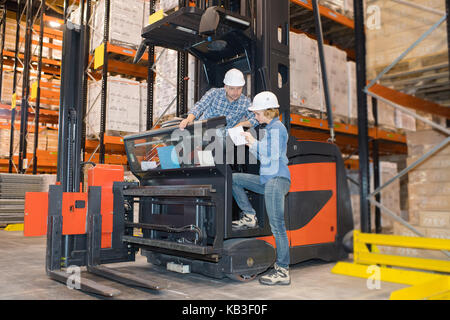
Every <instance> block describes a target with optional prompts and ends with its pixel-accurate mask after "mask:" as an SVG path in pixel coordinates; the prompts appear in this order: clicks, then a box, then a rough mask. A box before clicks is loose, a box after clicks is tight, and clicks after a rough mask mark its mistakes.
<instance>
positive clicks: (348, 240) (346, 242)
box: [342, 230, 353, 253]
mask: <svg viewBox="0 0 450 320" xmlns="http://www.w3.org/2000/svg"><path fill="white" fill-rule="evenodd" d="M342 246H343V247H344V250H345V252H347V253H353V230H351V231H349V232H347V233H346V234H345V236H344V238H343V239H342Z"/></svg>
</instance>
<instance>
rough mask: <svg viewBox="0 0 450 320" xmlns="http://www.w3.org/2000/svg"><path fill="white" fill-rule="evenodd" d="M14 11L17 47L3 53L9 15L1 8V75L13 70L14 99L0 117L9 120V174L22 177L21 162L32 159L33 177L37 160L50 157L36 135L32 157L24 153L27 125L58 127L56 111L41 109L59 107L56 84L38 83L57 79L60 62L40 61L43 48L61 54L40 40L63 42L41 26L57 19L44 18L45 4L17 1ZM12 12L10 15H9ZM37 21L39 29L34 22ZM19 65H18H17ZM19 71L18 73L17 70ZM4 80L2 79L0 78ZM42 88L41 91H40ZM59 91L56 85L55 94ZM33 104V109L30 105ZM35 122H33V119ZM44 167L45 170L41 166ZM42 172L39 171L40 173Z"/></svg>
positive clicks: (58, 33)
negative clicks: (19, 90) (32, 80)
mask: <svg viewBox="0 0 450 320" xmlns="http://www.w3.org/2000/svg"><path fill="white" fill-rule="evenodd" d="M14 9H15V11H16V37H15V39H16V45H15V51H14V52H11V51H8V50H4V42H5V28H6V21H7V19H6V17H7V12H8V7H7V6H6V5H5V7H4V8H3V17H4V18H3V19H2V27H1V30H2V45H1V49H2V50H1V61H0V63H1V72H2V73H3V70H5V68H4V66H11V65H12V66H13V72H14V76H13V96H12V97H11V105H4V104H1V105H0V110H1V111H0V113H1V117H2V118H4V119H8V120H9V119H10V122H11V126H10V157H9V159H8V169H7V171H8V172H12V171H13V168H15V169H16V171H17V172H20V173H25V172H26V171H27V169H26V168H24V160H25V159H32V164H33V167H32V168H33V173H34V174H36V173H37V171H38V164H37V162H38V159H39V160H40V159H43V161H44V162H45V159H46V158H47V157H48V156H49V153H48V152H46V151H43V150H37V145H38V138H39V137H38V135H35V140H34V147H33V153H32V154H31V156H30V154H28V153H26V145H27V141H26V136H27V132H28V121H31V120H34V122H35V127H36V128H37V127H38V126H39V124H40V123H50V124H57V123H58V122H57V111H54V110H46V109H41V108H40V104H41V103H45V104H49V105H58V100H59V93H58V91H52V90H50V89H55V84H49V83H44V82H41V81H40V80H41V75H42V73H44V76H46V77H51V76H54V77H59V69H60V61H58V60H55V59H48V58H43V57H42V48H43V47H44V46H45V47H49V48H52V49H53V50H61V46H58V45H56V44H53V43H45V44H44V42H43V37H44V36H45V37H48V38H49V39H57V40H62V32H61V31H58V30H54V29H51V28H49V27H46V26H44V22H45V21H47V22H48V21H52V20H55V19H56V18H54V17H50V16H46V15H45V14H44V11H45V1H29V0H26V1H17V6H16V7H15V8H12V10H14ZM12 10H11V11H12ZM23 16H26V27H25V37H21V35H20V33H21V28H22V26H21V22H22V18H23ZM37 20H39V21H40V23H39V25H38V24H36V21H37ZM36 32H38V33H39V40H38V41H35V40H32V34H33V33H36ZM32 44H34V45H36V49H37V50H38V51H39V52H38V54H36V53H35V51H36V49H35V50H34V51H33V52H32V50H31V45H32ZM21 46H24V47H25V51H24V53H23V54H22V53H19V51H20V48H21ZM32 63H35V64H37V68H36V69H34V68H33V66H32ZM19 64H20V65H19ZM20 66H21V67H22V68H21V69H22V70H19V67H20ZM32 71H34V72H35V73H36V74H37V81H36V82H35V83H34V84H33V85H31V83H30V74H31V72H32ZM20 76H21V77H22V87H23V96H22V97H21V96H17V94H16V91H17V81H18V79H20ZM2 79H3V77H2ZM41 87H44V89H43V90H41ZM58 89H59V87H58V86H57V85H56V90H58ZM19 100H21V101H22V102H21V107H20V108H19V107H18V106H17V101H19ZM30 102H34V104H35V106H34V108H33V106H32V105H31V104H30ZM18 111H20V123H21V126H20V145H19V156H18V157H14V156H13V152H14V149H13V148H14V130H15V125H13V124H15V122H16V113H17V112H18ZM33 118H34V119H33ZM4 162H5V159H0V163H1V164H0V170H1V171H4V169H5V168H4ZM44 167H48V165H47V164H45V163H44ZM40 171H41V170H40Z"/></svg>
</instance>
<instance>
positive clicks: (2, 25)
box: [0, 4, 8, 99]
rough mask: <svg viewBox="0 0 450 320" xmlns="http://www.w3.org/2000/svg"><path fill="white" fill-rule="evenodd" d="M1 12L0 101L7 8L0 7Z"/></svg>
mask: <svg viewBox="0 0 450 320" xmlns="http://www.w3.org/2000/svg"><path fill="white" fill-rule="evenodd" d="M0 8H1V10H3V12H2V17H1V21H2V22H1V31H0V33H1V35H2V42H1V44H0V50H1V51H0V99H1V96H2V93H3V50H4V48H5V34H6V14H7V11H8V9H7V6H6V4H4V5H3V6H0Z"/></svg>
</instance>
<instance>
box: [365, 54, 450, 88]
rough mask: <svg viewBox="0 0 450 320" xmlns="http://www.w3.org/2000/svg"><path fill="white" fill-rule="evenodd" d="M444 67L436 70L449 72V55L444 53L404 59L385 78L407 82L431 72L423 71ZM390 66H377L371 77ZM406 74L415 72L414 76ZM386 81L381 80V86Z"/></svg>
mask: <svg viewBox="0 0 450 320" xmlns="http://www.w3.org/2000/svg"><path fill="white" fill-rule="evenodd" d="M440 65H441V66H442V68H439V69H436V71H438V70H440V71H445V70H448V53H447V52H442V53H439V54H435V55H427V56H422V57H416V58H410V59H403V60H400V62H398V63H397V64H396V65H395V66H394V67H393V68H392V69H391V70H389V72H388V73H387V74H386V75H385V76H384V78H385V79H386V78H390V77H392V78H395V79H396V80H406V79H410V78H414V77H418V76H421V75H424V74H425V73H426V72H429V71H423V72H421V70H423V69H425V70H426V69H428V68H430V67H433V66H440ZM387 66H388V65H384V66H377V67H376V68H375V69H374V70H372V73H374V74H373V75H370V76H371V77H372V78H374V77H375V76H376V75H378V74H379V73H381V72H382V71H383V70H384V69H385V68H386V67H387ZM406 72H408V73H409V72H411V73H412V72H414V73H413V74H411V75H409V74H406V75H403V74H404V73H406ZM375 73H376V74H375ZM385 82H386V81H384V80H383V78H382V80H381V84H383V83H385Z"/></svg>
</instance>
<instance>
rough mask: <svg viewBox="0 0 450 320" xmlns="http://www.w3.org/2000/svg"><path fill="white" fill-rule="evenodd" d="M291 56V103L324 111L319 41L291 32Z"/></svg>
mask: <svg viewBox="0 0 450 320" xmlns="http://www.w3.org/2000/svg"><path fill="white" fill-rule="evenodd" d="M289 58H290V91H291V97H290V101H291V105H292V106H299V107H305V108H309V109H313V110H317V111H324V109H323V103H322V98H321V90H322V86H321V83H320V76H319V55H318V51H317V42H316V41H315V40H313V39H311V38H309V37H308V36H306V35H305V34H297V33H295V32H290V45H289Z"/></svg>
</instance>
